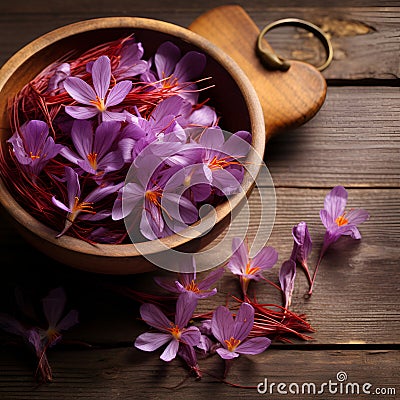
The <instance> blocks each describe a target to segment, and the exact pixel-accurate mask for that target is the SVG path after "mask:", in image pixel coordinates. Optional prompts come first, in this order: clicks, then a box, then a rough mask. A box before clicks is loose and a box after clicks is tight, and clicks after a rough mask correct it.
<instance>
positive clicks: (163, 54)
mask: <svg viewBox="0 0 400 400" xmlns="http://www.w3.org/2000/svg"><path fill="white" fill-rule="evenodd" d="M180 56H181V51H180V50H179V47H178V46H176V45H175V44H173V43H171V42H164V43H163V44H162V45H161V46H160V47H159V48H158V49H157V52H156V54H155V56H154V64H155V66H156V70H157V75H158V77H159V79H163V78H167V77H169V76H170V75H171V74H172V72H173V71H174V69H175V65H176V63H177V62H178V60H179V58H180Z"/></svg>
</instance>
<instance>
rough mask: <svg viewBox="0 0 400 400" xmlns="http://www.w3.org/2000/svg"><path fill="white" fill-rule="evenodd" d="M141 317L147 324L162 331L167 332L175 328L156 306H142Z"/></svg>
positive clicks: (148, 304) (147, 304) (145, 304)
mask: <svg viewBox="0 0 400 400" xmlns="http://www.w3.org/2000/svg"><path fill="white" fill-rule="evenodd" d="M140 316H141V317H142V319H143V320H144V321H145V322H146V324H148V325H150V326H152V327H153V328H156V329H158V330H160V331H167V329H168V328H171V327H172V326H173V324H172V322H171V321H170V320H169V319H168V318H167V317H166V316H165V314H164V313H163V312H162V311H161V310H160V309H159V308H158V307H157V306H155V305H154V304H150V303H144V304H142V305H141V306H140ZM167 332H168V331H167Z"/></svg>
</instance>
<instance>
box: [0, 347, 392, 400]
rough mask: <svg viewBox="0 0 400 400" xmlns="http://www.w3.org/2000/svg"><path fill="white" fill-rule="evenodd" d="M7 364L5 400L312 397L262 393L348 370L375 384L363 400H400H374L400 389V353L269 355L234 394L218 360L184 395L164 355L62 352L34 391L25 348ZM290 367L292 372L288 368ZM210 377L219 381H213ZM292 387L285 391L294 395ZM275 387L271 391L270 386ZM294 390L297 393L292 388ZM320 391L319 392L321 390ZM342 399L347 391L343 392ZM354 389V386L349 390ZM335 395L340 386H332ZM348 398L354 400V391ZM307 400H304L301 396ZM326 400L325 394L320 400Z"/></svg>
mask: <svg viewBox="0 0 400 400" xmlns="http://www.w3.org/2000/svg"><path fill="white" fill-rule="evenodd" d="M2 352H3V356H2V358H1V359H0V371H1V372H0V396H1V398H2V399H4V400H14V399H15V400H17V399H19V400H28V399H37V400H39V399H40V400H47V399H49V400H50V399H51V400H53V399H55V398H69V399H71V398H84V399H88V400H89V399H98V400H114V399H138V400H142V399H151V400H161V399H163V400H168V399H176V398H177V397H179V398H183V399H188V400H195V399H204V398H205V397H206V396H210V395H213V396H215V397H216V398H218V399H238V400H240V399H243V398H250V399H262V398H286V397H293V398H294V397H296V398H311V396H313V395H312V394H308V392H307V390H308V389H307V387H305V388H304V390H305V392H304V393H305V395H304V397H303V396H301V395H297V396H295V395H294V394H287V395H286V396H284V395H279V394H278V392H277V387H276V386H275V388H274V387H272V389H273V394H272V395H271V394H265V395H261V394H258V393H257V389H256V386H257V385H258V384H259V383H260V382H265V381H264V379H265V378H267V379H268V382H269V385H270V384H271V383H272V382H274V383H275V384H278V383H280V382H284V383H286V384H287V385H288V386H289V385H290V383H292V382H294V383H297V384H298V385H299V387H300V390H302V389H301V388H302V385H303V383H308V382H312V383H315V385H316V388H318V389H320V385H321V384H322V383H324V382H328V381H329V380H331V381H332V382H337V380H336V375H337V373H338V372H339V371H344V372H345V373H346V374H347V376H348V380H347V381H345V383H358V384H359V388H360V392H361V393H362V385H363V384H364V383H366V382H369V383H371V385H372V386H371V387H370V390H371V394H370V395H365V394H364V397H363V395H362V394H361V395H359V396H358V397H360V398H368V399H369V398H371V399H382V398H385V399H396V395H394V394H392V395H386V396H379V395H373V393H375V392H377V393H378V391H377V389H378V390H379V389H381V388H382V389H386V390H387V393H389V392H388V390H389V389H390V391H391V393H393V392H394V391H396V392H397V393H398V391H399V390H400V385H399V377H400V376H399V370H398V368H396V365H397V364H398V363H399V361H400V357H399V352H398V351H382V350H381V351H374V350H364V351H360V350H359V351H357V350H350V351H340V350H325V351H311V352H304V351H298V350H290V351H282V350H275V349H268V350H267V351H266V352H264V353H263V354H262V355H258V356H253V357H246V356H243V355H242V356H240V357H239V358H238V359H236V360H235V361H234V363H233V365H232V367H231V370H230V372H229V374H228V379H227V380H229V381H230V382H232V383H234V384H238V385H242V386H247V387H248V388H246V389H244V388H238V387H232V386H229V385H227V384H224V383H222V382H219V381H218V379H217V378H220V377H221V372H222V369H223V363H222V360H221V359H219V357H218V356H217V355H216V356H213V357H210V358H208V359H206V360H202V362H201V367H202V368H203V370H204V376H203V378H202V379H201V380H200V381H195V380H194V379H193V378H192V377H190V378H189V379H188V380H187V381H186V382H184V383H183V384H182V385H181V386H180V387H179V388H176V389H173V387H174V386H176V385H178V384H180V383H182V381H183V380H184V379H185V378H186V374H187V371H186V370H185V367H184V366H183V365H182V363H181V361H180V360H173V361H172V362H171V363H164V362H162V361H161V360H160V359H159V358H158V357H159V354H160V353H159V352H154V353H144V352H140V351H139V350H136V349H134V348H132V347H126V348H120V349H108V350H101V349H97V350H86V351H85V350H74V349H68V348H65V349H57V348H55V349H54V350H53V351H52V352H51V353H49V362H50V364H51V366H52V370H53V375H54V382H53V383H51V384H50V385H44V386H41V387H37V388H34V386H33V383H32V371H31V369H29V365H27V364H29V363H27V361H28V360H27V358H26V357H25V356H24V354H23V352H22V349H18V348H17V349H15V348H7V349H6V350H5V351H4V349H2ZM288 366H290V367H288ZM206 372H208V373H211V374H213V375H215V376H217V378H214V377H210V376H208V375H207V374H206ZM288 386H287V387H286V390H288ZM269 387H270V386H269ZM292 389H293V390H295V386H292ZM318 389H317V390H318ZM337 389H338V393H340V386H339V385H338V386H337ZM348 389H349V390H351V387H349V388H348ZM332 390H334V386H332ZM338 393H337V394H336V395H335V394H332V393H329V390H328V388H327V387H325V391H324V393H323V394H322V396H323V398H324V399H336V398H338V397H339V398H341V397H343V398H346V386H344V387H343V389H342V393H343V395H339V394H338ZM348 393H349V394H348V395H347V398H352V397H353V396H356V395H352V394H351V392H348ZM300 396H301V397H300ZM320 396H321V395H320Z"/></svg>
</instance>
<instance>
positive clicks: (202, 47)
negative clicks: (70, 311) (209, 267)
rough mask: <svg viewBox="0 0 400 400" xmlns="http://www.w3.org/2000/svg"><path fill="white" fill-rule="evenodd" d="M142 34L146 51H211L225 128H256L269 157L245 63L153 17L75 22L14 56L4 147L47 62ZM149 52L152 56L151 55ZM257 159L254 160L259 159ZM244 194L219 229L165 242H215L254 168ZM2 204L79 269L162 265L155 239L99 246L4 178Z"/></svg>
mask: <svg viewBox="0 0 400 400" xmlns="http://www.w3.org/2000/svg"><path fill="white" fill-rule="evenodd" d="M132 33H134V34H135V37H136V39H137V40H138V41H140V42H142V43H143V46H144V48H145V51H146V52H148V53H149V54H152V53H154V52H155V51H156V49H157V48H158V46H159V45H160V44H161V43H163V42H164V41H166V40H170V41H172V42H174V43H175V44H176V45H178V46H179V47H180V48H181V50H182V52H186V51H189V50H197V51H200V52H203V53H204V54H205V55H206V56H207V66H206V70H205V71H204V76H212V77H213V83H215V84H216V86H215V87H214V88H213V89H210V91H209V92H208V96H209V97H211V98H212V99H213V104H214V105H215V107H216V108H217V109H218V111H219V112H220V113H221V115H222V116H223V121H224V124H223V129H225V130H227V131H230V132H235V131H237V130H248V131H250V132H251V133H252V145H253V147H254V148H255V150H256V151H257V152H258V154H259V156H260V157H261V158H262V157H263V154H264V147H265V140H266V139H265V125H264V119H263V112H262V109H261V105H260V103H259V100H258V97H257V94H256V92H255V90H254V88H253V87H252V85H251V83H250V81H249V80H248V78H247V77H246V75H245V74H244V73H243V71H242V70H241V69H240V68H239V66H238V65H237V64H236V63H235V62H234V61H233V60H232V59H231V58H230V57H228V56H227V55H226V54H224V53H223V52H222V51H221V50H220V49H219V48H217V47H216V46H215V45H213V44H212V43H210V42H209V41H208V40H206V39H204V38H203V37H202V36H200V35H198V34H196V33H194V32H192V31H190V30H188V29H185V28H182V27H179V26H176V25H173V24H170V23H167V22H163V21H158V20H152V19H146V18H136V17H110V18H99V19H91V20H87V21H82V22H77V23H74V24H71V25H67V26H64V27H61V28H59V29H56V30H54V31H52V32H49V33H47V34H45V35H43V36H41V37H39V38H38V39H36V40H34V41H33V42H31V43H30V44H28V45H27V46H25V47H24V48H22V49H21V50H19V51H18V52H17V53H16V54H15V55H14V56H13V57H11V58H10V59H9V60H8V62H6V64H4V66H3V67H2V68H1V70H0V121H1V123H0V139H1V145H2V146H5V141H6V140H7V139H8V138H9V137H10V136H11V134H12V132H11V131H10V126H9V115H8V111H7V101H8V99H9V98H11V97H13V96H14V95H15V94H16V93H17V92H19V91H20V90H21V89H22V87H23V86H24V85H25V84H26V83H28V82H29V81H30V80H31V79H33V78H34V77H35V76H36V75H37V74H38V73H39V72H40V71H41V70H42V69H43V68H44V67H46V66H47V65H48V64H50V63H52V62H53V61H56V60H57V59H58V58H59V57H61V56H62V55H65V54H66V53H67V52H68V51H70V50H81V51H82V52H83V51H85V50H88V49H89V48H91V47H93V46H95V45H98V44H101V43H104V42H108V41H111V40H115V39H118V38H121V37H124V36H127V35H129V34H132ZM147 57H148V54H147V55H146V54H145V58H147ZM248 161H249V163H248V164H249V166H250V167H249V168H250V170H251V175H253V176H256V175H257V173H258V171H259V168H260V165H259V163H256V162H254V161H255V160H251V159H249V160H248ZM252 161H253V162H252ZM242 186H243V189H244V193H245V195H246V196H245V195H244V194H242V195H235V196H234V198H233V199H232V202H231V205H229V204H228V202H225V203H223V204H220V205H219V206H217V208H216V224H215V226H214V228H213V229H212V230H211V231H210V232H208V233H206V234H205V235H202V234H201V233H199V235H198V237H194V238H192V239H189V238H187V237H186V238H185V237H182V236H181V235H177V234H175V235H172V236H169V237H166V238H164V239H161V240H160V243H161V244H162V245H163V246H167V248H171V249H176V250H185V251H190V252H193V251H197V250H199V249H201V248H203V247H204V246H205V245H207V244H208V243H210V242H211V241H212V240H213V239H214V238H215V237H217V236H218V234H220V233H221V232H222V230H223V229H224V228H225V227H226V226H227V224H229V222H230V215H231V211H232V209H233V208H234V207H239V206H240V204H241V203H242V202H243V201H244V200H245V199H246V197H247V196H249V195H250V193H251V190H252V188H253V186H254V183H253V180H252V179H251V178H250V175H249V173H247V172H246V174H245V177H244V181H243V185H242ZM0 202H1V205H2V207H3V208H4V210H5V211H6V213H5V215H6V216H9V217H10V218H9V219H10V222H11V223H12V225H13V226H15V228H16V229H17V231H18V232H19V233H20V234H21V235H22V236H23V237H24V238H25V239H26V241H28V242H29V243H30V244H32V245H33V246H34V247H35V248H37V249H38V250H40V251H41V252H43V253H45V254H46V255H48V256H50V257H51V258H53V259H55V260H57V261H59V262H61V263H63V264H66V265H69V266H71V267H74V268H78V269H82V270H86V271H91V272H95V273H106V274H135V273H141V272H146V271H149V270H152V269H155V268H156V267H155V265H154V264H152V263H151V262H150V261H148V260H147V258H146V257H144V256H143V255H142V254H152V253H154V252H159V251H160V246H157V245H154V243H153V242H152V241H149V242H147V243H143V247H142V250H141V252H142V254H140V253H139V252H138V251H137V249H136V246H134V245H133V244H120V245H112V244H99V245H91V244H88V243H86V242H84V241H82V240H79V239H76V238H73V237H70V236H67V235H64V236H63V237H60V238H56V234H57V233H58V232H56V231H54V230H52V229H50V228H49V227H47V226H45V225H44V224H42V223H40V222H39V221H37V220H36V219H35V218H34V217H32V216H31V215H30V214H28V213H27V212H26V211H25V210H24V209H23V208H22V207H21V206H20V205H19V204H18V203H17V202H16V201H15V200H14V198H13V197H12V195H11V194H10V192H9V191H8V190H7V188H6V185H5V184H4V182H2V181H1V180H0Z"/></svg>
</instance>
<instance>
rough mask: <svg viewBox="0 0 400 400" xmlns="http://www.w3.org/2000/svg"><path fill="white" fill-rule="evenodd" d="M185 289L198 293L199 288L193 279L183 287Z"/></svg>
mask: <svg viewBox="0 0 400 400" xmlns="http://www.w3.org/2000/svg"><path fill="white" fill-rule="evenodd" d="M185 289H186V290H188V291H191V292H195V293H198V292H200V289H199V287H198V286H197V284H196V282H195V281H194V279H192V281H191V282H190V283H189V284H188V285H186V286H185Z"/></svg>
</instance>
